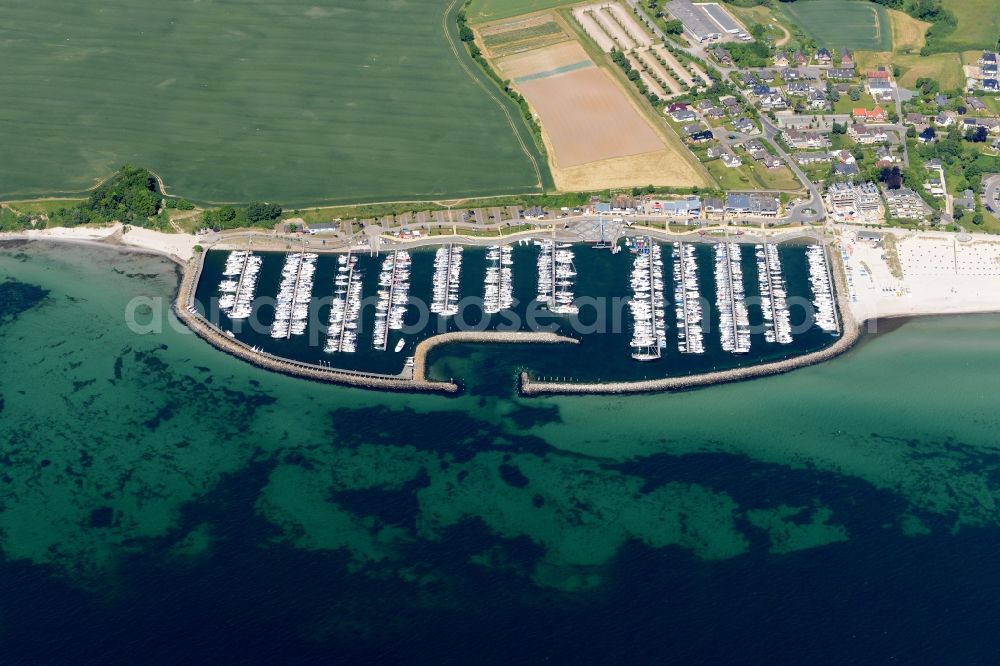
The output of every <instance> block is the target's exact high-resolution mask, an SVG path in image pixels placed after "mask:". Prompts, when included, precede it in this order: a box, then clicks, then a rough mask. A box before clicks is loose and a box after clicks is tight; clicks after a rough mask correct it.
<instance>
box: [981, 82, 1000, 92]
mask: <svg viewBox="0 0 1000 666" xmlns="http://www.w3.org/2000/svg"><path fill="white" fill-rule="evenodd" d="M983 90H986V91H988V92H997V91H998V90H1000V82H997V80H996V79H983Z"/></svg>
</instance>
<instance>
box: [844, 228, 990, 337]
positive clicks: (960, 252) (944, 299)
mask: <svg viewBox="0 0 1000 666" xmlns="http://www.w3.org/2000/svg"><path fill="white" fill-rule="evenodd" d="M889 233H892V235H893V236H894V237H895V243H893V242H892V241H891V240H890V242H889V243H888V244H884V246H878V247H876V246H875V245H874V244H873V243H871V242H864V241H862V242H859V241H857V240H856V238H855V235H854V233H853V232H848V233H846V234H845V235H843V236H842V237H841V242H840V249H841V251H842V253H843V254H844V259H845V266H846V269H847V273H848V276H847V277H848V285H849V286H848V290H849V292H850V294H849V296H850V304H851V309H852V311H853V312H854V316H855V318H856V319H857V320H858V321H864V320H866V319H875V318H880V317H899V316H913V315H936V314H965V313H978V312H1000V240H997V239H996V237H993V236H986V235H972V236H969V235H965V236H963V240H958V236H957V235H956V234H950V233H944V232H930V231H922V232H918V233H907V232H901V231H898V230H894V231H892V232H889ZM893 245H895V248H894V249H893Z"/></svg>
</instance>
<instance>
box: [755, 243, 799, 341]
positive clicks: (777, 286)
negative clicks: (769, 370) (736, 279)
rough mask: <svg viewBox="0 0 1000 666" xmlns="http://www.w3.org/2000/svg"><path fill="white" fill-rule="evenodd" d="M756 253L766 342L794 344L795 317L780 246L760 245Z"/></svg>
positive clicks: (756, 248)
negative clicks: (793, 316) (782, 271)
mask: <svg viewBox="0 0 1000 666" xmlns="http://www.w3.org/2000/svg"><path fill="white" fill-rule="evenodd" d="M754 249H755V250H756V252H755V254H756V257H757V280H758V282H759V283H760V300H761V309H762V310H763V313H764V339H765V340H767V341H768V342H777V343H778V344H782V345H787V344H791V342H792V323H791V314H790V313H789V312H788V292H787V290H786V288H785V278H784V277H783V276H782V273H781V256H780V255H779V253H778V246H777V245H775V244H774V243H767V244H764V245H760V244H758V245H757V246H756V247H755V248H754Z"/></svg>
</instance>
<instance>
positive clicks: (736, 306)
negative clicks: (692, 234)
mask: <svg viewBox="0 0 1000 666" xmlns="http://www.w3.org/2000/svg"><path fill="white" fill-rule="evenodd" d="M715 305H716V307H717V308H718V310H719V336H720V338H721V340H722V348H723V349H724V350H725V351H727V352H732V353H734V354H746V353H747V352H749V351H750V317H749V314H748V312H747V302H746V294H745V291H744V286H743V269H742V267H741V266H740V246H739V245H737V244H735V243H729V242H725V243H717V244H716V246H715Z"/></svg>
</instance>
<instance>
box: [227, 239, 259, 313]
mask: <svg viewBox="0 0 1000 666" xmlns="http://www.w3.org/2000/svg"><path fill="white" fill-rule="evenodd" d="M261 261H262V259H261V257H260V256H259V255H255V254H254V253H253V252H251V251H250V250H234V251H232V252H230V253H229V256H228V257H227V258H226V267H225V269H224V270H223V272H222V275H223V279H222V281H221V282H220V283H219V293H220V294H221V296H220V297H219V310H221V311H222V313H223V314H225V315H227V316H228V317H229V318H230V319H246V318H247V317H249V316H250V314H251V313H252V312H253V299H254V293H255V291H256V289H257V277H258V276H259V274H260V265H261Z"/></svg>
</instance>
